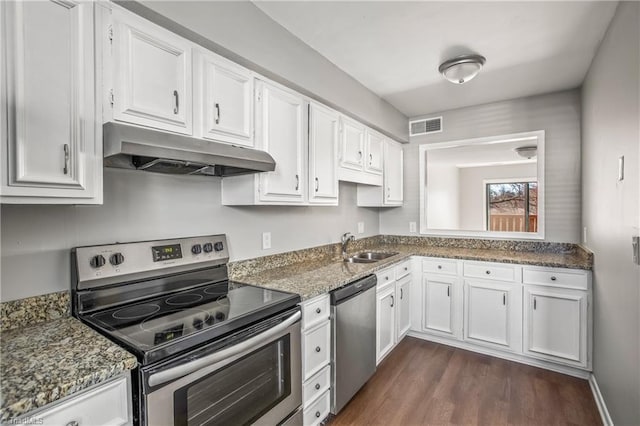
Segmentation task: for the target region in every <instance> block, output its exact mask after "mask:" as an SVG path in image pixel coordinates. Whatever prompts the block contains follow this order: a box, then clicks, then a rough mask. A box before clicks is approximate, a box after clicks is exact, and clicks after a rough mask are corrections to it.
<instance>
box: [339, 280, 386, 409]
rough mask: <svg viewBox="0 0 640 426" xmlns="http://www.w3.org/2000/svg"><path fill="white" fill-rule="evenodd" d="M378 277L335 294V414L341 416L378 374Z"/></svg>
mask: <svg viewBox="0 0 640 426" xmlns="http://www.w3.org/2000/svg"><path fill="white" fill-rule="evenodd" d="M376 284H377V279H376V276H375V275H370V276H368V277H365V278H362V279H361V280H358V281H354V282H352V283H349V284H347V285H345V286H344V287H341V288H339V289H337V290H334V291H332V292H331V328H332V333H331V334H332V341H331V362H332V369H331V412H332V413H333V414H337V413H338V412H339V411H340V410H342V408H343V407H344V406H345V405H347V403H348V402H349V401H350V400H351V398H352V397H353V396H354V395H355V394H356V392H358V390H360V388H361V387H362V386H363V385H364V384H365V383H366V382H367V380H369V378H370V377H371V376H373V373H375V372H376Z"/></svg>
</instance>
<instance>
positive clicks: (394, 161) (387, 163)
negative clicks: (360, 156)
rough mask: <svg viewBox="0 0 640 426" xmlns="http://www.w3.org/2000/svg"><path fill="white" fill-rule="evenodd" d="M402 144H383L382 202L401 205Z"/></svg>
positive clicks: (388, 142) (390, 142)
mask: <svg viewBox="0 0 640 426" xmlns="http://www.w3.org/2000/svg"><path fill="white" fill-rule="evenodd" d="M402 173H403V155H402V146H401V145H400V144H399V143H398V142H392V141H387V142H386V143H385V144H384V193H385V194H384V203H385V204H390V205H402V201H403V193H402V185H403V181H402Z"/></svg>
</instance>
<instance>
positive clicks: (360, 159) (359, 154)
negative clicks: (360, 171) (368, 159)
mask: <svg viewBox="0 0 640 426" xmlns="http://www.w3.org/2000/svg"><path fill="white" fill-rule="evenodd" d="M360 161H362V151H358V162H360Z"/></svg>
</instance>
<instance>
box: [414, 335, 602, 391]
mask: <svg viewBox="0 0 640 426" xmlns="http://www.w3.org/2000/svg"><path fill="white" fill-rule="evenodd" d="M407 335H408V336H411V337H415V338H418V339H422V340H428V341H430V342H435V343H440V344H443V345H447V346H453V347H455V348H460V349H464V350H467V351H471V352H477V353H480V354H484V355H490V356H494V357H496V358H502V359H506V360H509V361H514V362H519V363H520V364H526V365H531V366H532V367H538V368H544V369H545V370H551V371H555V372H556V373H561V374H566V375H568V376H573V377H578V378H580V379H585V380H589V378H590V377H591V376H592V375H591V372H590V371H587V370H582V369H579V368H574V367H570V366H564V365H558V364H554V363H552V362H547V361H543V360H537V359H534V358H529V357H525V356H522V355H518V354H512V353H507V352H502V351H498V350H493V349H491V348H485V347H482V346H479V345H473V344H469V343H467V342H465V341H460V340H452V339H449V338H446V337H440V336H435V335H431V334H423V333H417V332H415V331H409V333H408V334H407Z"/></svg>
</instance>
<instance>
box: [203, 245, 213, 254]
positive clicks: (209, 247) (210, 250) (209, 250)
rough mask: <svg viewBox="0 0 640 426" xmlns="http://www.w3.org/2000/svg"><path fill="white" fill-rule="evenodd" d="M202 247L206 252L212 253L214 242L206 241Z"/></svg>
mask: <svg viewBox="0 0 640 426" xmlns="http://www.w3.org/2000/svg"><path fill="white" fill-rule="evenodd" d="M202 249H203V250H204V252H205V253H211V252H212V251H213V244H211V243H206V244H204V245H203V246H202Z"/></svg>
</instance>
